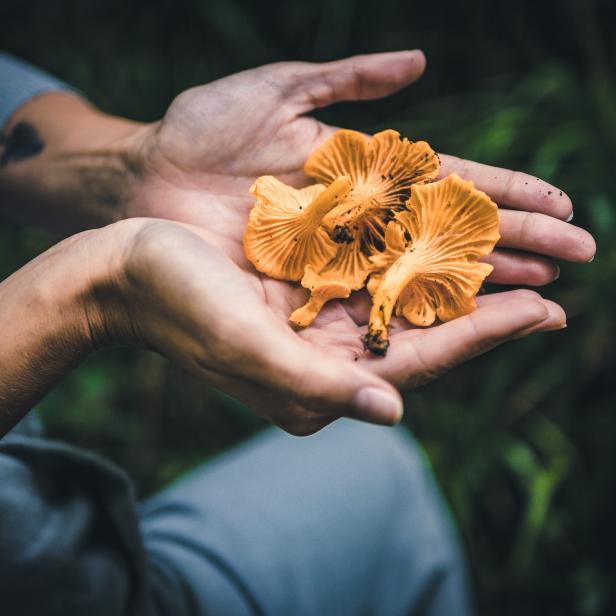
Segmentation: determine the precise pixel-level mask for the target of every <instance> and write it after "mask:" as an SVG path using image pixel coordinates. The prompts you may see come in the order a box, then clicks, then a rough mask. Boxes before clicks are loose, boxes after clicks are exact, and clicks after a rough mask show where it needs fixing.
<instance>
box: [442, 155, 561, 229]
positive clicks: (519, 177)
mask: <svg viewBox="0 0 616 616" xmlns="http://www.w3.org/2000/svg"><path fill="white" fill-rule="evenodd" d="M440 159H441V172H440V177H445V176H447V175H449V174H451V173H457V174H458V175H459V176H460V177H462V178H464V179H466V180H472V182H473V183H474V184H475V186H476V187H477V188H478V189H479V190H482V191H483V192H485V193H487V194H488V195H490V197H492V199H493V200H494V201H496V202H497V203H498V204H500V205H506V206H507V207H510V208H513V209H516V210H525V211H528V212H541V213H543V214H548V215H550V216H554V217H556V218H561V219H562V220H571V218H572V217H573V206H572V204H571V199H569V197H568V196H567V195H566V194H565V193H564V192H563V191H562V190H560V188H556V187H555V186H552V185H551V184H548V183H547V182H544V181H543V180H540V179H539V178H536V177H533V176H531V175H527V174H526V173H522V172H520V171H510V170H509V169H502V168H500V167H491V166H489V165H483V164H481V163H475V162H472V161H470V160H464V159H462V158H457V157H455V156H447V155H445V154H443V155H441V156H440Z"/></svg>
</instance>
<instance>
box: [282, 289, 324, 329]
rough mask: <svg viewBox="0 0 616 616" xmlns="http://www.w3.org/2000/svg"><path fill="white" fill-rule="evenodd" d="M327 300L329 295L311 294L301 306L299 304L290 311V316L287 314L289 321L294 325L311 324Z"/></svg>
mask: <svg viewBox="0 0 616 616" xmlns="http://www.w3.org/2000/svg"><path fill="white" fill-rule="evenodd" d="M328 300H329V297H326V296H323V295H315V294H311V295H310V298H309V299H308V301H307V302H306V303H305V304H304V305H303V306H300V307H299V308H297V310H294V311H293V312H292V313H291V316H289V323H291V325H295V326H296V327H308V326H309V325H312V323H313V321H314V320H315V319H316V318H317V316H318V314H319V312H321V310H322V308H323V306H325V304H326V303H327V301H328Z"/></svg>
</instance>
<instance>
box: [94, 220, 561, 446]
mask: <svg viewBox="0 0 616 616" xmlns="http://www.w3.org/2000/svg"><path fill="white" fill-rule="evenodd" d="M96 233H102V234H104V235H102V236H101V237H100V238H99V239H98V240H97V245H96V246H94V247H93V249H92V250H93V253H92V255H91V257H89V258H87V259H86V261H90V262H94V261H96V260H100V259H101V258H102V256H101V252H102V251H101V248H100V247H101V246H103V245H104V246H105V247H106V248H105V250H104V252H105V253H106V254H108V255H109V257H108V259H109V260H113V261H116V262H117V260H118V257H117V256H116V257H113V255H125V257H122V258H121V262H120V264H119V265H116V266H115V267H114V268H112V269H113V271H115V272H117V273H116V274H115V275H114V276H113V277H112V279H113V284H112V286H111V287H108V290H107V292H106V293H105V294H100V299H99V300H98V303H97V309H96V310H94V311H92V310H91V311H90V314H89V323H90V325H89V328H88V329H89V331H91V332H94V339H95V346H108V345H114V344H126V343H131V344H140V345H143V346H146V347H149V348H154V349H156V350H158V351H159V352H161V353H163V354H165V355H166V356H167V357H169V358H171V359H172V360H174V361H176V362H177V363H179V364H181V365H183V366H184V367H185V368H186V369H188V370H189V371H191V372H192V373H194V374H195V375H197V376H199V377H200V378H202V379H204V380H206V381H207V382H209V383H211V384H212V385H214V386H216V387H218V388H220V389H222V390H223V391H225V392H227V393H229V394H231V395H232V396H234V397H236V398H238V399H240V400H242V401H243V402H245V403H246V404H247V405H248V406H249V407H250V408H252V409H253V410H254V411H255V412H256V413H257V414H259V415H261V416H263V417H265V418H267V419H268V420H270V421H272V422H274V423H276V424H278V425H279V426H281V427H282V428H284V429H285V430H287V431H289V432H291V433H293V434H297V435H303V434H310V433H312V432H314V431H316V430H318V429H320V428H322V427H323V426H325V425H327V424H328V423H330V422H331V421H334V420H335V419H337V418H338V417H340V416H343V415H346V416H350V417H354V418H356V419H362V420H365V421H371V422H375V423H382V424H391V423H395V422H396V421H398V420H399V419H400V416H401V414H402V403H401V400H400V396H399V394H398V393H397V391H396V389H395V388H394V387H392V385H391V384H390V383H389V382H392V383H394V384H395V385H396V386H398V387H414V386H416V385H417V384H418V383H420V382H423V381H425V380H427V379H429V378H431V377H433V376H436V375H437V374H439V373H440V372H442V371H443V369H445V368H448V367H450V366H451V365H453V364H455V363H458V362H460V361H463V360H465V359H467V358H469V357H471V356H473V355H476V354H478V353H480V352H483V351H485V350H487V349H488V348H491V347H493V346H495V345H497V344H499V343H500V342H503V341H504V340H506V339H508V338H511V337H515V336H521V335H526V334H528V333H530V332H531V331H536V330H539V329H550V328H554V327H560V326H561V321H560V319H561V318H562V317H561V316H560V313H559V311H558V310H557V309H556V310H553V305H552V304H551V303H550V302H545V301H543V300H540V299H539V298H538V297H537V296H535V295H533V294H532V293H531V292H515V291H514V292H510V293H508V294H507V293H505V294H497V295H495V296H491V297H489V298H488V297H486V298H483V299H482V302H481V304H482V305H481V307H480V308H479V309H478V310H477V311H476V312H475V313H474V314H472V315H470V316H468V317H464V318H462V319H458V320H456V321H453V322H451V323H448V324H445V325H441V326H439V327H436V328H432V329H428V330H419V329H415V330H412V331H407V332H400V333H398V334H395V336H394V337H393V339H392V347H391V350H390V353H389V355H388V356H387V357H386V358H385V359H375V358H374V357H372V356H370V355H367V354H365V353H364V352H363V348H362V344H361V341H360V337H361V336H362V334H364V333H365V329H366V328H365V327H364V326H363V325H358V324H356V323H354V322H353V321H352V319H351V318H350V316H349V313H347V312H346V311H345V310H344V309H343V308H342V306H341V305H340V304H339V305H338V306H337V307H335V308H334V309H333V310H330V311H329V312H327V314H326V316H325V317H324V318H322V319H320V323H319V325H318V326H316V327H311V328H309V329H307V330H306V331H304V332H301V333H300V334H299V335H297V334H296V333H295V332H294V331H293V330H292V329H291V328H290V327H289V326H288V324H287V307H286V305H285V302H286V301H293V299H294V298H293V296H294V295H297V294H301V290H300V289H297V288H296V287H294V286H293V285H287V284H286V283H283V282H278V281H268V280H264V279H262V278H261V277H260V276H259V275H258V274H257V273H256V272H255V271H254V270H253V269H252V268H246V269H243V268H242V267H240V266H238V265H237V264H236V263H235V262H234V261H233V260H232V259H230V258H229V257H228V255H227V254H226V253H225V251H224V250H221V249H220V248H219V247H217V246H216V245H215V244H213V243H211V242H209V241H208V233H207V231H205V230H203V229H202V228H199V227H192V226H189V225H179V224H175V223H170V222H165V221H153V220H147V219H133V220H129V221H124V222H121V223H117V224H116V225H112V226H110V227H107V228H106V229H103V230H102V231H101V232H96ZM270 282H271V284H269V283H270ZM109 289H111V290H109ZM107 298H111V301H109V300H108V299H107ZM495 298H497V299H495ZM499 300H500V301H499ZM504 306H506V309H504ZM357 307H358V306H356V308H357ZM388 381H389V382H388Z"/></svg>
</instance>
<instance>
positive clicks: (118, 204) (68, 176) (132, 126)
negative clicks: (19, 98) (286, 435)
mask: <svg viewBox="0 0 616 616" xmlns="http://www.w3.org/2000/svg"><path fill="white" fill-rule="evenodd" d="M148 130H149V127H148V125H142V124H139V123H136V122H131V121H128V120H123V119H120V118H115V117H113V116H108V115H106V114H103V113H101V112H99V111H98V110H97V109H95V108H94V107H92V106H91V105H90V104H89V103H88V102H87V101H85V100H83V99H81V98H80V97H78V96H76V95H74V94H72V93H67V92H49V93H45V94H42V95H40V96H37V97H35V98H33V99H31V100H29V101H28V102H27V103H25V104H24V105H22V106H21V107H19V108H18V109H17V111H16V112H15V113H14V114H13V115H12V117H11V118H10V120H9V121H8V122H7V123H6V124H5V126H4V129H3V131H2V137H1V138H0V212H1V213H2V214H4V215H6V216H9V217H11V218H14V219H16V220H18V221H20V222H24V223H27V224H33V225H37V226H42V227H45V228H48V229H51V230H55V231H60V232H62V233H70V232H74V231H79V230H82V229H87V228H92V227H99V226H103V225H105V224H108V223H111V222H114V221H116V220H119V219H121V218H123V217H124V216H125V214H124V207H125V204H126V203H128V202H129V201H130V199H131V193H132V191H133V190H134V187H135V186H136V184H137V183H138V181H139V177H140V174H141V163H140V153H139V149H140V143H141V141H142V139H143V137H144V135H145V133H147V131H148Z"/></svg>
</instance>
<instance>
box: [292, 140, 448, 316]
mask: <svg viewBox="0 0 616 616" xmlns="http://www.w3.org/2000/svg"><path fill="white" fill-rule="evenodd" d="M438 170H439V160H438V156H437V155H436V154H435V152H434V151H433V150H432V148H430V146H429V145H428V144H427V143H426V142H425V141H418V142H411V141H409V140H408V139H400V134H399V133H397V132H396V131H394V130H386V131H383V132H380V133H377V134H375V135H374V136H373V137H368V136H366V135H364V134H363V133H359V132H356V131H352V130H339V131H337V132H336V133H335V134H334V135H333V136H332V137H331V138H330V139H328V140H327V141H326V142H325V143H324V144H323V145H322V146H320V147H319V148H318V149H317V150H315V151H314V152H313V153H312V154H311V155H310V157H309V158H308V160H307V161H306V163H305V165H304V171H305V172H306V173H307V174H308V175H310V176H312V177H314V178H315V179H317V180H318V181H320V182H322V183H323V184H325V185H328V184H330V183H331V182H333V181H335V180H336V178H338V177H339V176H345V177H349V178H350V180H351V190H350V192H349V194H348V195H347V196H346V197H345V198H344V199H343V200H342V201H341V202H340V203H339V204H338V205H336V206H335V207H333V208H331V209H330V210H329V212H328V213H326V214H325V215H324V216H323V219H322V221H321V223H322V225H323V228H324V229H325V230H326V231H327V233H328V234H329V236H330V237H331V239H333V240H334V241H335V242H337V243H338V244H339V245H340V248H339V249H338V251H337V252H336V253H335V256H334V257H333V259H332V260H331V261H330V262H329V263H328V264H327V265H326V266H325V267H324V268H322V269H321V270H319V268H318V267H317V266H316V265H314V264H313V266H314V269H313V271H312V273H311V275H310V277H309V278H308V279H307V281H306V282H309V283H310V284H304V282H305V281H302V285H303V286H304V287H306V288H309V289H310V290H311V297H310V299H309V300H308V303H307V304H306V306H304V307H302V308H301V309H300V311H301V312H300V314H301V315H302V317H301V319H298V318H297V315H296V314H295V313H294V314H293V315H291V319H290V320H291V322H292V323H295V324H298V325H299V324H300V323H306V324H310V323H311V322H312V320H314V318H315V317H316V316H317V314H318V312H319V310H320V309H321V308H322V307H323V305H324V304H325V302H326V301H327V300H328V299H335V298H337V299H339V298H343V297H348V295H349V293H350V292H351V291H354V290H357V289H361V288H362V287H363V286H364V284H365V281H366V278H367V277H368V274H369V273H370V272H371V271H373V270H374V266H373V265H372V263H371V262H370V258H369V257H370V256H371V255H375V254H377V253H378V252H379V251H380V250H382V249H383V246H384V234H385V227H386V226H387V223H388V222H389V221H390V220H391V219H392V218H393V216H394V213H395V212H397V211H400V210H403V209H404V204H405V202H406V200H407V199H408V197H409V194H410V190H411V185H413V184H415V183H422V182H427V181H430V180H432V179H433V178H435V177H436V175H437V174H438ZM338 171H340V173H338ZM317 273H318V274H319V275H320V277H319V278H315V277H314V275H313V274H317ZM334 283H338V286H335V284H334ZM334 289H337V292H334ZM343 289H345V291H344V293H345V294H342V293H343ZM346 289H348V290H346ZM317 306H318V309H317ZM309 307H310V308H309ZM308 315H310V317H311V318H310V319H308V318H307V317H308Z"/></svg>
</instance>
